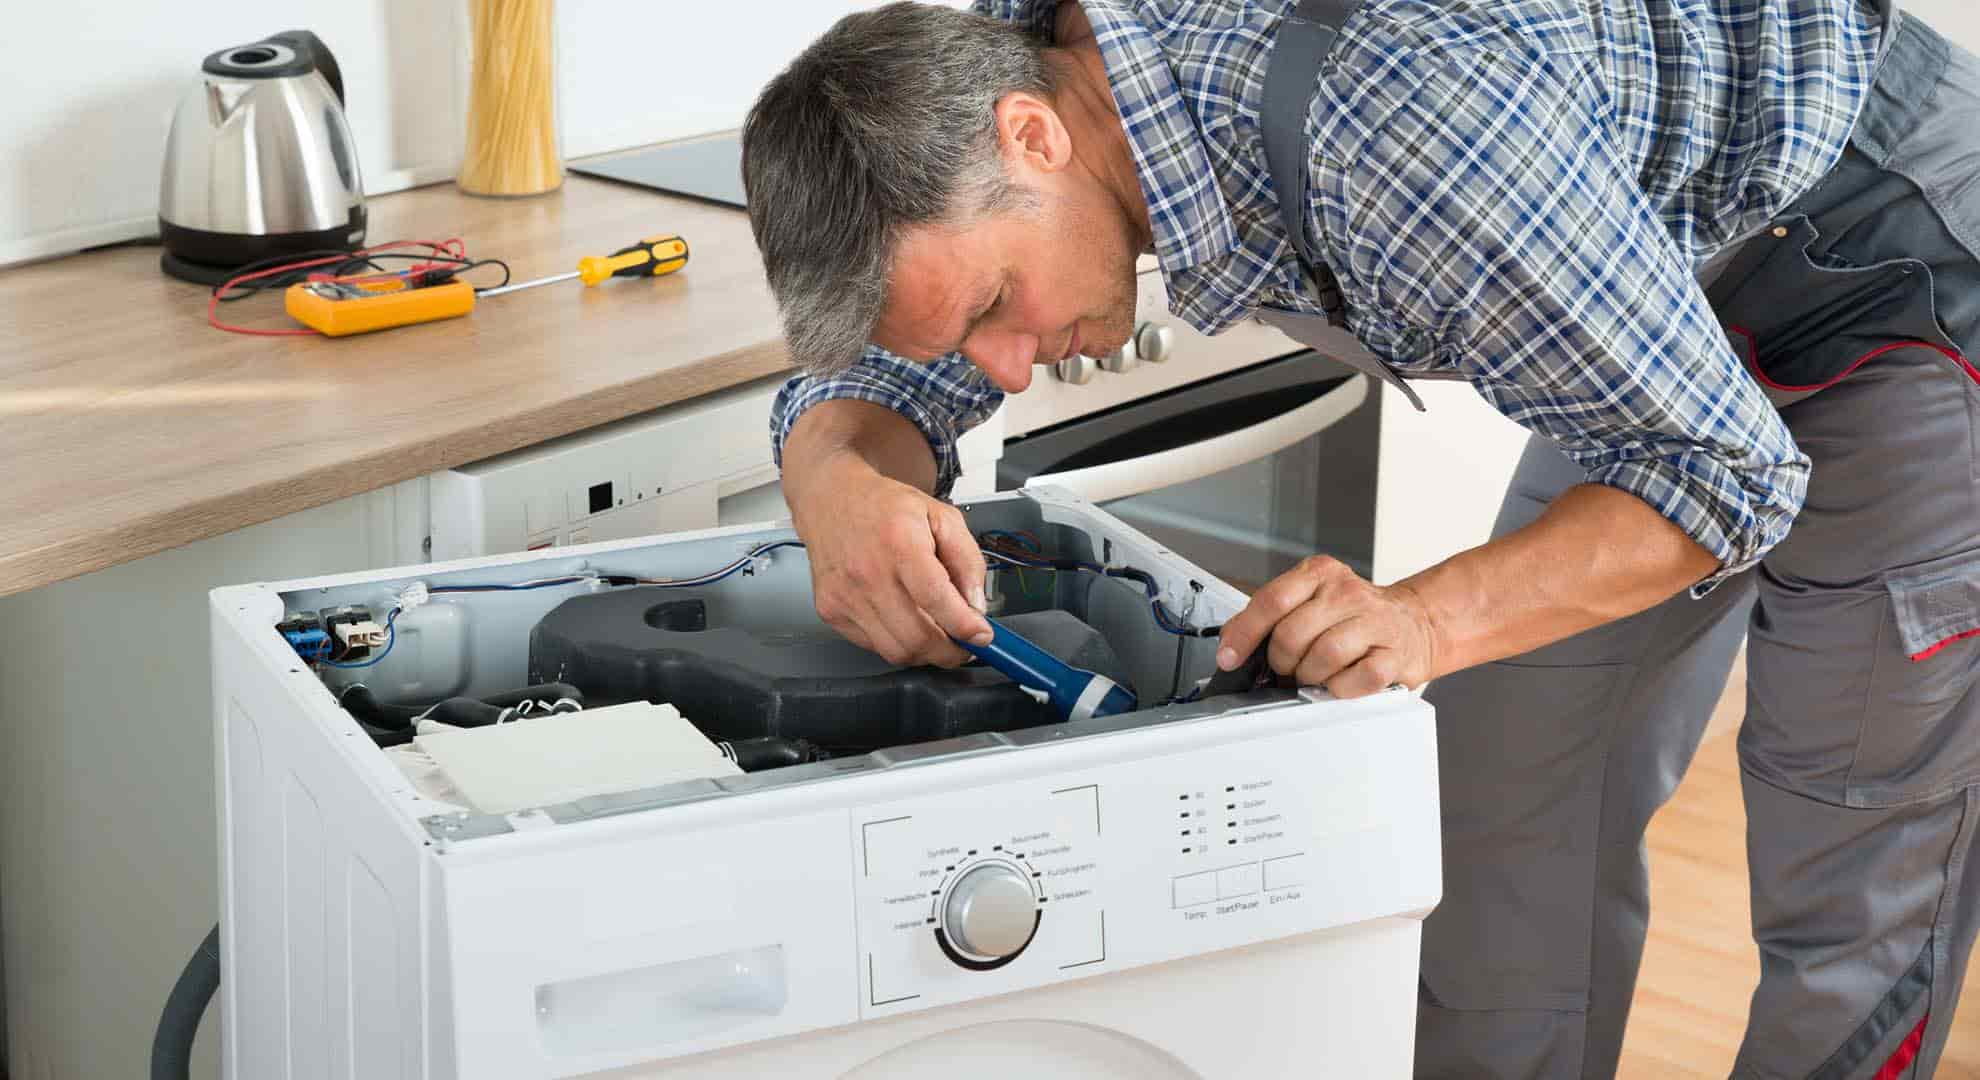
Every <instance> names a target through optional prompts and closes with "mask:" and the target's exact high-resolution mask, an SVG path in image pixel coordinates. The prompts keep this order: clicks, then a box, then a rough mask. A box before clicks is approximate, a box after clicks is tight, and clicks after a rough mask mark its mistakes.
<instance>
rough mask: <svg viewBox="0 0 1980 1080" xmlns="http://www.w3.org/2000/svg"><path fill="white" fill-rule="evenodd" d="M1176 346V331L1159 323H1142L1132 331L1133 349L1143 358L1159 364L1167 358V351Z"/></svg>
mask: <svg viewBox="0 0 1980 1080" xmlns="http://www.w3.org/2000/svg"><path fill="white" fill-rule="evenodd" d="M1175 347H1176V332H1175V331H1174V330H1173V329H1171V328H1169V327H1166V326H1163V325H1162V324H1160V323H1152V322H1147V323H1142V324H1141V328H1140V329H1139V330H1136V331H1135V332H1134V350H1135V352H1137V353H1140V354H1141V358H1142V359H1143V360H1146V361H1148V362H1149V363H1151V364H1159V363H1161V362H1162V361H1164V360H1167V359H1168V358H1169V351H1170V350H1171V349H1174V348H1175Z"/></svg>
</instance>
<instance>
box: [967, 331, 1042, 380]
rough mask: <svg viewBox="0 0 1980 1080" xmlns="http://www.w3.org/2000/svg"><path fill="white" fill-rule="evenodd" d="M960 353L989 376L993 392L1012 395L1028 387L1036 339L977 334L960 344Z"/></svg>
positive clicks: (1036, 344) (1010, 334)
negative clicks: (998, 391) (961, 345)
mask: <svg viewBox="0 0 1980 1080" xmlns="http://www.w3.org/2000/svg"><path fill="white" fill-rule="evenodd" d="M962 353H963V355H964V356H965V357H967V358H968V359H969V362H970V363H972V364H975V365H976V366H977V367H978V368H979V369H981V370H982V372H983V373H984V374H985V375H988V376H990V381H991V382H992V383H995V384H996V386H997V389H999V390H1002V391H1003V392H1005V393H1007V394H1015V393H1019V392H1020V391H1022V390H1023V389H1024V388H1025V387H1027V386H1030V385H1031V366H1032V362H1033V361H1034V360H1036V359H1037V357H1038V336H1037V335H1036V334H1013V333H994V332H986V331H978V332H977V333H975V334H972V335H971V336H970V339H969V340H968V341H965V342H963V347H962Z"/></svg>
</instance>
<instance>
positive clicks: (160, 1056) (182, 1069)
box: [151, 924, 220, 1080]
mask: <svg viewBox="0 0 1980 1080" xmlns="http://www.w3.org/2000/svg"><path fill="white" fill-rule="evenodd" d="M218 989H220V927H219V925H218V924H215V925H214V927H213V929H212V930H211V931H209V932H208V933H207V935H206V940H205V941H202V942H200V943H199V948H198V949H196V950H194V951H193V955H192V959H191V960H188V961H186V969H185V970H184V971H182V972H180V973H179V981H178V982H176V983H173V984H172V993H171V996H169V997H167V998H166V999H165V1011H164V1012H163V1013H161V1014H160V1015H159V1017H158V1034H156V1035H154V1036H153V1037H152V1039H151V1080H189V1078H190V1077H191V1075H192V1050H193V1037H194V1036H196V1035H198V1034H199V1018H200V1017H201V1016H203V1015H205V1014H206V1006H207V1003H208V1002H210V1001H212V1000H213V993H214V991H216V990H218Z"/></svg>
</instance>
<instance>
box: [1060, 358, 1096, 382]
mask: <svg viewBox="0 0 1980 1080" xmlns="http://www.w3.org/2000/svg"><path fill="white" fill-rule="evenodd" d="M1052 370H1053V371H1055V372H1057V373H1058V376H1059V381H1060V382H1069V383H1071V384H1073V385H1074V386H1085V385H1086V384H1087V383H1090V382H1092V381H1093V373H1094V371H1095V370H1097V368H1096V366H1095V364H1094V363H1093V358H1092V357H1090V356H1078V355H1074V356H1068V357H1066V358H1065V359H1064V360H1061V361H1059V362H1058V364H1057V365H1055V366H1054V367H1053V369H1052Z"/></svg>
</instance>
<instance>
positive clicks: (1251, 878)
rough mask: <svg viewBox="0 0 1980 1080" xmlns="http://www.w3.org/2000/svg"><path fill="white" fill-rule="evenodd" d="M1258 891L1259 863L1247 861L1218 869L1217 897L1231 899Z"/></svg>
mask: <svg viewBox="0 0 1980 1080" xmlns="http://www.w3.org/2000/svg"><path fill="white" fill-rule="evenodd" d="M1257 891H1258V864H1257V863H1255V862H1253V863H1245V864H1244V865H1243V866H1233V867H1230V868H1228V869H1225V870H1219V871H1217V899H1219V900H1230V899H1232V898H1234V897H1239V896H1250V895H1251V894H1253V893H1255V892H1257Z"/></svg>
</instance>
